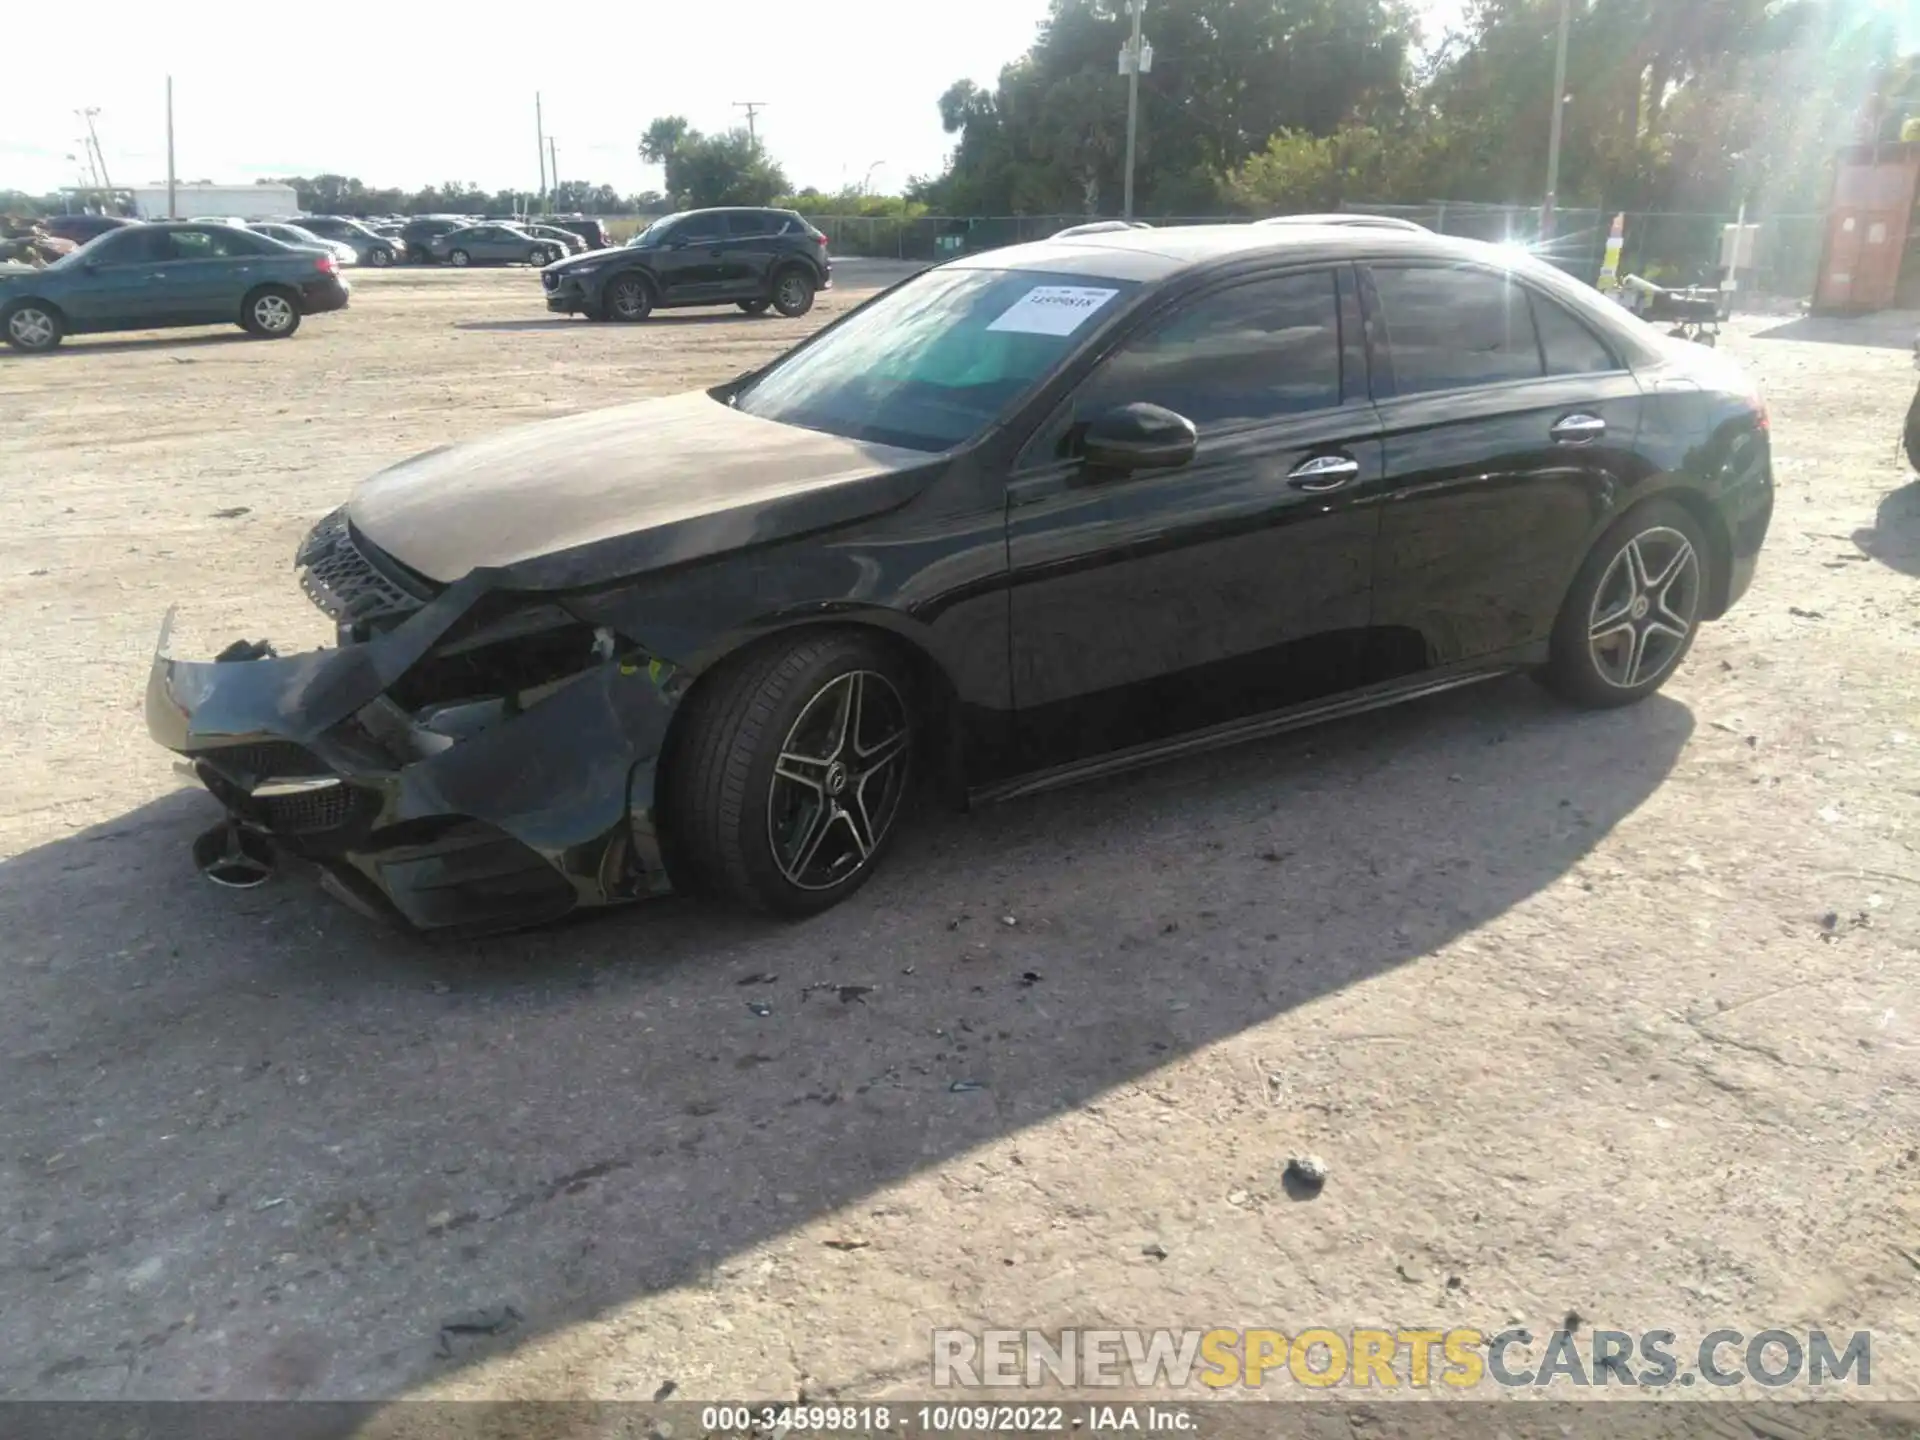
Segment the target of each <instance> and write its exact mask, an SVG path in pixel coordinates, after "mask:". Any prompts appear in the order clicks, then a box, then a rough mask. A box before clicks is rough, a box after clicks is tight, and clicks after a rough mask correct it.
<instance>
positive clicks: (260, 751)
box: [146, 579, 676, 932]
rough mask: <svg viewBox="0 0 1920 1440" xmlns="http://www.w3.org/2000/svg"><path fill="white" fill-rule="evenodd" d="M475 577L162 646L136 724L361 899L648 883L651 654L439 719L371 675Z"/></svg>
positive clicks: (651, 859) (392, 666)
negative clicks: (337, 634)
mask: <svg viewBox="0 0 1920 1440" xmlns="http://www.w3.org/2000/svg"><path fill="white" fill-rule="evenodd" d="M480 593H481V591H480V589H479V587H477V586H476V585H475V584H474V583H473V581H472V580H471V579H470V580H468V581H463V582H461V583H460V584H457V585H454V586H452V587H449V589H447V590H446V591H445V592H443V593H442V594H441V595H440V596H439V597H438V598H436V599H435V600H433V601H432V602H430V603H428V604H427V605H425V606H424V607H423V608H422V609H420V610H419V611H418V612H417V613H415V614H414V615H413V616H412V617H411V618H410V619H409V620H407V621H406V622H404V623H403V624H401V625H399V626H397V627H396V628H394V629H393V630H391V631H389V632H388V633H387V634H385V635H383V636H380V637H378V638H376V639H373V640H369V641H365V642H363V643H354V644H345V645H342V646H341V647H340V648H338V649H331V650H316V651H311V652H308V653H305V654H299V655H289V656H285V657H281V656H275V655H273V654H272V653H271V652H270V651H266V649H265V647H249V646H246V645H244V644H242V645H237V646H235V647H232V649H231V650H230V651H229V652H228V653H229V654H232V655H241V656H244V655H247V654H251V653H258V654H259V658H231V659H220V660H214V661H207V662H194V661H185V660H177V659H175V658H173V657H172V655H171V654H170V653H169V644H170V633H171V629H172V623H173V613H172V612H171V611H169V612H168V616H167V620H166V623H165V624H163V625H162V627H161V632H160V640H159V643H158V645H157V646H156V648H155V653H154V657H153V665H152V669H151V671H150V672H149V675H148V680H147V696H146V713H147V729H148V731H149V733H150V734H152V736H153V738H154V739H155V740H157V741H158V742H159V743H160V744H161V745H163V746H165V747H166V748H167V749H169V750H172V751H174V752H176V753H177V754H180V755H182V756H184V757H186V759H187V760H188V762H190V764H191V767H192V769H193V771H194V773H195V774H196V775H197V776H198V778H199V779H200V781H201V783H203V784H204V785H205V786H206V788H207V789H208V791H210V792H211V793H212V794H213V796H214V797H215V798H216V799H217V800H219V802H220V803H221V805H222V806H223V807H224V808H225V810H226V812H227V816H228V821H227V823H228V825H229V826H230V827H231V829H232V831H233V832H234V834H235V835H236V838H237V837H239V836H241V835H244V836H245V837H246V838H248V839H249V840H253V841H258V840H259V839H261V838H264V839H265V840H267V841H269V842H270V843H271V845H272V846H273V848H274V849H275V850H278V851H281V852H285V853H288V854H292V855H296V856H299V857H301V858H303V859H305V860H308V861H311V862H313V863H314V864H316V865H317V866H318V867H319V868H320V871H321V875H322V881H323V884H324V885H325V886H326V888H327V889H329V890H330V891H331V892H332V893H334V894H335V895H336V896H338V897H339V898H340V899H342V900H345V901H347V902H348V903H349V904H352V905H353V906H354V907H355V908H356V909H359V910H361V911H362V912H365V913H370V914H375V915H379V916H382V917H384V918H388V919H394V920H398V921H401V922H403V923H404V924H406V925H408V926H411V927H413V928H417V929H421V930H436V931H459V932H480V931H489V930H500V929H510V928H516V927H519V926H523V925H531V924H539V923H543V922H545V921H549V920H553V919H557V918H558V917H560V916H561V915H564V914H566V913H568V912H569V911H572V910H575V909H579V908H583V907H590V906H600V905H609V904H615V903H619V902H623V901H628V900H635V899H640V898H644V897H646V896H650V895H656V894H662V893H665V892H666V891H667V890H668V889H669V888H670V886H669V883H668V880H667V875H666V870H665V866H664V864H663V862H662V859H661V854H660V846H659V843H658V839H657V836H656V833H655V827H654V768H655V763H656V761H657V760H658V758H659V752H660V746H661V743H662V742H663V740H664V739H665V736H666V732H667V725H668V721H669V718H670V716H671V713H672V709H673V703H674V702H673V699H672V694H673V693H674V687H675V684H676V680H675V678H674V677H672V675H671V674H670V667H663V666H660V665H658V664H657V663H656V664H652V665H649V664H648V663H646V662H645V661H640V662H637V663H636V662H635V661H634V659H633V658H632V657H631V656H629V657H628V658H625V659H621V658H607V659H605V660H598V661H595V662H594V663H592V664H590V665H588V666H587V667H586V668H584V669H582V670H581V671H580V672H579V673H578V674H575V675H573V676H572V677H570V678H568V679H566V680H564V681H561V682H559V683H557V684H554V685H551V686H547V687H544V689H543V691H542V693H541V694H540V695H539V698H538V699H537V700H535V701H533V702H532V703H529V704H527V705H526V706H525V707H524V708H518V709H509V710H507V711H504V712H503V713H502V714H501V715H500V717H499V718H498V719H496V720H494V721H493V722H492V723H489V724H487V725H485V726H484V727H482V728H478V729H477V730H475V731H474V732H473V733H468V734H465V735H463V736H460V737H458V738H453V737H449V736H448V735H446V734H444V733H440V732H437V731H434V730H431V729H428V728H426V727H425V726H424V725H423V724H422V723H421V722H420V720H419V718H418V716H417V715H415V714H410V713H409V712H408V711H406V710H405V709H404V708H403V707H402V706H401V705H399V704H398V703H397V702H396V701H395V700H394V699H393V698H392V697H391V696H389V694H388V691H389V689H390V688H391V687H392V686H393V685H394V684H395V683H396V682H397V681H399V680H401V679H402V677H404V676H405V675H406V674H407V672H408V671H409V670H411V669H412V668H413V667H414V666H415V665H417V664H419V663H420V661H421V660H422V658H423V657H425V656H426V655H427V654H428V653H429V652H430V651H431V650H432V648H433V646H434V644H435V643H436V642H437V641H438V640H439V639H440V638H441V637H442V636H443V635H444V634H445V633H446V631H447V630H448V628H449V627H450V626H451V625H452V624H453V623H454V622H455V621H456V620H458V619H459V618H460V617H461V616H462V615H463V614H464V613H465V612H466V611H467V610H468V609H469V608H470V606H471V605H472V603H473V602H474V600H476V599H477V598H478V595H479V594H480Z"/></svg>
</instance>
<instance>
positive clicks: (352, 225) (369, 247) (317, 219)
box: [293, 215, 407, 265]
mask: <svg viewBox="0 0 1920 1440" xmlns="http://www.w3.org/2000/svg"><path fill="white" fill-rule="evenodd" d="M293 223H295V224H297V225H299V227H300V228H301V229H302V230H310V231H312V232H313V233H314V234H315V235H318V236H319V237H320V238H321V239H322V240H334V241H338V242H339V243H340V244H342V245H351V246H352V247H353V251H354V253H355V254H356V255H358V256H359V257H360V263H361V264H362V265H394V264H397V263H399V262H400V261H402V260H404V259H406V258H407V247H406V245H405V243H404V242H403V241H399V240H395V239H394V238H393V237H392V236H391V235H380V234H377V233H375V232H374V231H373V230H372V229H371V228H369V227H368V226H367V225H366V224H364V223H363V222H361V221H359V220H350V219H348V218H347V217H346V216H344V215H308V216H304V217H303V218H301V219H300V220H297V221H295V222H293Z"/></svg>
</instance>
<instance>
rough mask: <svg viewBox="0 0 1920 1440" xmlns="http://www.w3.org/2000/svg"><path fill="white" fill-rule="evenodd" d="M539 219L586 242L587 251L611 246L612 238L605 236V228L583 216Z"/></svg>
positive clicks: (556, 216) (548, 216)
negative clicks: (568, 231)
mask: <svg viewBox="0 0 1920 1440" xmlns="http://www.w3.org/2000/svg"><path fill="white" fill-rule="evenodd" d="M541 218H542V220H543V221H544V223H546V224H548V225H554V226H558V227H559V228H560V229H562V230H571V231H572V232H573V233H574V234H576V235H578V236H579V237H580V238H581V240H583V241H584V242H586V247H587V249H589V250H604V249H606V248H607V247H608V246H610V245H612V244H613V237H612V236H611V235H609V234H607V227H606V226H604V225H602V224H601V223H600V222H599V221H598V220H593V219H590V218H588V217H587V216H585V215H546V216H543V217H541Z"/></svg>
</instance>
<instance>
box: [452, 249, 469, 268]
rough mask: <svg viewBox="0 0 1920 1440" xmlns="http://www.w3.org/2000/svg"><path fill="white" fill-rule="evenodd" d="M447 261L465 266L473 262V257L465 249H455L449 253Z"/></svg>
mask: <svg viewBox="0 0 1920 1440" xmlns="http://www.w3.org/2000/svg"><path fill="white" fill-rule="evenodd" d="M447 263H448V264H449V265H459V266H463V267H464V266H467V265H471V264H472V263H473V257H472V256H471V255H469V254H468V253H467V252H466V251H464V250H454V251H451V252H450V253H449V254H448V255H447Z"/></svg>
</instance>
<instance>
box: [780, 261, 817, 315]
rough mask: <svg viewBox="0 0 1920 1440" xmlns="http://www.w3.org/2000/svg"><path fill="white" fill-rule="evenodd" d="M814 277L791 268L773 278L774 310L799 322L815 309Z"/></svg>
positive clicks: (798, 269)
mask: <svg viewBox="0 0 1920 1440" xmlns="http://www.w3.org/2000/svg"><path fill="white" fill-rule="evenodd" d="M813 288H814V287H813V277H812V276H811V275H809V274H807V272H806V271H804V270H802V269H800V268H799V267H798V266H791V267H789V268H788V269H785V270H782V271H781V272H780V273H779V274H778V275H776V276H774V277H773V308H774V309H776V310H778V311H779V312H780V313H781V314H782V315H784V316H786V317H787V318H788V319H789V320H797V319H799V318H800V317H801V316H802V315H804V314H806V313H807V312H808V311H809V310H811V309H812V308H813Z"/></svg>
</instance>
